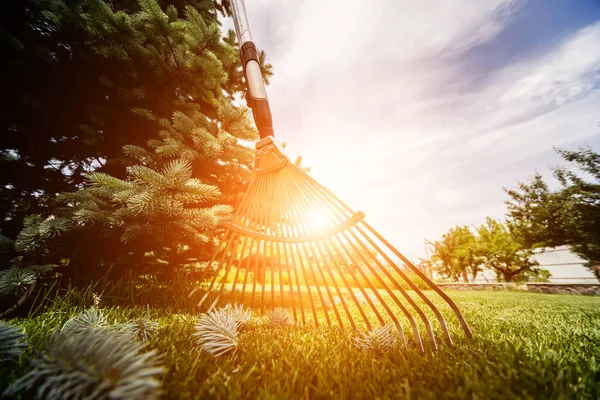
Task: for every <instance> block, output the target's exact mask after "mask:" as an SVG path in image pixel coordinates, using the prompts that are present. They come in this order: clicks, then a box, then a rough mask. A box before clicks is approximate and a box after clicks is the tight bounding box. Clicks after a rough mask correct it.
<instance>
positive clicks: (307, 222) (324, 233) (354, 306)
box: [190, 0, 472, 351]
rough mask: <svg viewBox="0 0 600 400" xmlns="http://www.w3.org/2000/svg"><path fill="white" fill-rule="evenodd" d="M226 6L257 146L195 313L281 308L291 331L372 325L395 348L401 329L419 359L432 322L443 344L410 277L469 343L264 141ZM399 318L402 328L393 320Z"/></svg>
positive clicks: (367, 230)
mask: <svg viewBox="0 0 600 400" xmlns="http://www.w3.org/2000/svg"><path fill="white" fill-rule="evenodd" d="M231 5H232V11H233V14H234V21H235V25H236V31H237V33H238V40H239V43H240V45H241V58H242V65H243V66H244V73H245V78H246V83H247V86H248V93H247V96H246V99H247V101H248V104H249V106H250V107H251V108H252V110H253V114H254V120H255V122H256V125H257V127H258V130H259V133H260V136H261V140H260V141H258V142H257V144H256V159H255V164H254V176H253V179H252V181H251V183H250V185H249V188H248V190H247V192H246V193H245V194H244V198H243V200H242V202H241V204H240V205H239V207H238V208H237V210H236V212H235V213H234V215H233V216H232V219H231V220H230V221H229V222H226V224H225V227H226V231H225V233H224V237H223V240H222V241H221V244H220V246H219V249H218V250H217V251H216V252H215V254H214V256H213V258H212V259H211V261H210V262H209V264H208V266H207V269H210V268H211V267H212V266H214V265H216V270H217V273H215V275H214V277H213V278H212V280H211V281H210V284H208V288H205V289H206V290H205V291H204V294H203V296H202V297H201V299H200V301H199V303H198V306H203V305H205V304H206V303H207V300H209V299H210V302H209V303H208V304H209V305H208V311H210V310H212V309H213V308H214V307H215V306H216V304H217V303H218V302H219V301H222V300H224V301H226V302H228V303H232V302H234V301H238V302H248V301H249V304H250V307H252V308H255V307H260V312H261V315H262V314H263V313H264V311H265V307H267V308H269V309H273V308H275V307H276V306H278V307H286V305H288V306H289V305H291V310H292V313H293V319H294V321H295V322H296V323H300V322H301V323H302V324H307V323H310V322H312V323H314V325H316V326H317V327H318V326H320V325H322V324H326V325H327V326H330V327H331V326H333V325H338V326H339V327H341V328H342V329H343V328H344V327H345V326H349V327H351V328H352V329H360V328H362V327H366V328H367V329H368V330H372V329H373V324H374V323H376V322H377V323H379V324H381V325H382V326H384V325H386V323H387V321H389V320H391V321H392V323H393V324H394V325H395V326H396V328H397V330H398V332H399V335H400V340H401V342H402V343H404V345H406V343H407V340H406V335H405V332H404V330H405V328H408V329H410V331H411V332H412V335H411V336H413V337H414V341H415V342H416V345H417V347H418V349H419V350H420V351H424V346H423V339H422V337H421V333H420V331H421V329H424V331H425V332H426V336H427V338H428V340H429V343H430V346H431V348H432V349H434V350H437V348H438V345H437V342H436V336H435V331H436V329H434V325H433V324H432V322H431V321H430V318H431V317H433V319H434V320H435V321H437V322H438V323H439V328H440V329H441V333H442V335H443V337H444V338H445V341H446V343H447V344H448V345H450V346H452V345H453V341H452V338H451V336H450V331H449V329H448V326H447V323H446V320H445V318H444V315H443V314H442V312H441V311H440V309H439V308H438V307H437V306H436V305H435V304H434V303H433V302H432V301H431V299H430V298H429V297H428V296H427V295H426V294H425V293H424V291H423V290H421V289H420V288H419V286H418V285H417V283H416V282H415V281H413V278H415V277H418V278H420V281H421V285H420V286H422V287H424V286H426V287H427V288H428V289H430V290H431V291H433V292H435V293H436V294H438V295H439V296H440V297H441V298H442V299H443V300H445V302H446V303H447V305H448V306H449V307H450V309H451V312H453V313H454V314H455V316H456V317H457V319H458V322H459V324H460V326H461V327H462V329H463V330H464V332H465V334H466V336H467V337H471V336H472V333H471V330H470V328H469V325H468V324H467V322H466V320H465V319H464V317H463V315H462V313H461V312H460V310H459V309H458V307H457V306H456V304H455V303H454V302H453V301H452V299H450V297H448V295H447V294H445V293H444V292H443V291H442V290H441V289H440V288H439V287H438V286H437V285H436V284H435V283H433V282H432V281H431V279H429V278H428V277H427V276H426V275H425V274H424V273H423V272H422V271H420V270H419V269H418V268H417V267H415V266H414V265H413V264H412V263H411V262H410V261H409V260H408V259H407V258H406V257H404V256H403V255H402V254H401V253H400V252H399V251H398V250H396V249H395V248H394V247H393V246H392V245H391V244H390V243H389V242H388V241H387V240H386V239H385V238H383V237H382V236H381V235H380V234H379V233H378V232H377V231H375V230H374V229H373V228H372V227H371V226H370V225H369V224H368V223H367V222H366V221H365V219H364V218H365V215H364V213H362V212H354V211H353V210H352V209H351V208H350V207H348V206H347V205H346V204H345V203H344V202H342V201H341V200H340V199H338V198H337V197H336V196H335V195H334V194H333V193H332V192H331V191H330V190H328V189H327V188H326V187H324V186H323V185H321V184H320V183H319V182H317V181H316V180H315V179H313V178H312V177H311V176H310V175H308V174H307V173H306V172H305V171H304V170H302V169H301V168H299V167H298V166H296V165H294V163H292V162H291V161H290V160H289V159H288V157H287V156H286V155H285V152H284V150H283V149H282V147H281V146H280V145H279V144H278V142H277V141H276V140H275V139H274V138H273V129H272V122H271V113H270V109H269V104H268V99H267V97H266V91H265V89H264V83H263V80H262V76H261V73H260V67H259V65H258V56H257V52H256V49H255V47H254V44H253V43H252V38H251V36H250V29H249V25H248V21H247V18H246V12H245V8H244V4H243V1H242V0H233V1H232V2H231ZM394 259H396V260H398V259H399V260H401V261H402V262H403V263H404V265H405V267H402V268H401V267H400V266H399V265H397V263H396V262H394ZM269 286H270V287H269ZM240 287H241V288H240ZM196 291H197V289H195V290H194V291H193V292H192V293H190V296H192V295H193V294H194V293H195V292H196ZM431 291H429V292H430V293H431ZM277 292H279V294H278V295H277V296H276V294H277ZM276 297H277V299H276ZM402 316H404V318H405V319H406V320H407V321H408V325H409V326H405V324H403V323H401V322H400V319H401V318H402ZM403 325H404V326H403Z"/></svg>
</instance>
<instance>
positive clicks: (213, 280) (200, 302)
mask: <svg viewBox="0 0 600 400" xmlns="http://www.w3.org/2000/svg"><path fill="white" fill-rule="evenodd" d="M228 234H229V237H230V239H229V240H224V241H223V243H227V245H226V246H225V250H224V251H223V255H222V256H221V258H220V259H219V262H218V263H217V264H218V265H219V267H220V266H221V262H222V261H223V258H225V255H226V254H227V250H228V249H229V247H230V246H231V243H233V238H234V237H235V235H234V234H232V232H231V231H230V230H228V231H227V233H226V234H225V235H226V237H227V235H228ZM216 255H217V253H215V256H216ZM213 257H214V256H213ZM213 259H214V258H213ZM212 261H213V260H211V261H210V262H209V263H208V265H207V266H206V269H208V268H209V267H210V266H211V264H212ZM219 267H217V271H216V273H215V276H214V277H213V279H212V281H211V282H210V286H209V287H208V289H207V290H206V293H204V296H202V298H201V299H200V301H199V302H198V307H202V304H203V303H204V302H205V301H206V299H207V298H208V296H209V295H210V293H211V291H212V288H213V286H214V285H215V282H216V281H217V279H218V277H219Z"/></svg>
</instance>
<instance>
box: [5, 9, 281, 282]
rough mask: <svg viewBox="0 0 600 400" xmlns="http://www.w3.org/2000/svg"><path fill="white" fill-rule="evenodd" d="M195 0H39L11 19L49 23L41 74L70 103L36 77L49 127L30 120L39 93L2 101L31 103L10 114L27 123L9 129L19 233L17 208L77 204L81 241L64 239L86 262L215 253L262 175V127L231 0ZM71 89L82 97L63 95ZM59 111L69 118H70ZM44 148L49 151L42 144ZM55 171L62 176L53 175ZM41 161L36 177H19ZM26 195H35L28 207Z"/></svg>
mask: <svg viewBox="0 0 600 400" xmlns="http://www.w3.org/2000/svg"><path fill="white" fill-rule="evenodd" d="M187 3H188V2H186V1H181V2H176V5H175V6H167V5H165V4H163V3H162V2H161V3H158V2H157V1H156V0H139V1H138V2H137V3H132V2H131V1H115V2H111V5H109V4H107V3H105V2H103V1H101V0H83V1H80V2H69V1H65V0H51V1H50V0H49V1H43V2H41V3H39V2H34V1H32V2H31V8H32V10H33V11H32V12H28V13H26V14H27V15H26V16H24V17H23V20H24V21H25V22H23V23H22V26H21V28H22V29H24V30H25V31H26V33H27V35H29V36H27V35H25V34H23V32H21V31H19V29H13V30H12V31H8V32H9V34H12V36H11V38H12V39H15V38H17V39H19V38H22V37H27V38H29V40H30V42H31V43H33V45H34V46H37V44H38V42H39V41H40V40H41V39H40V38H39V37H37V36H36V33H35V32H36V29H35V27H34V25H35V24H38V25H41V26H42V28H41V29H42V33H43V35H46V36H47V37H48V38H47V39H46V43H45V45H46V47H45V50H44V52H43V53H44V54H48V53H52V54H53V56H52V57H50V60H49V61H48V65H46V67H47V69H48V71H47V72H42V73H41V75H42V78H41V79H45V80H48V81H52V82H53V84H52V87H53V90H54V91H55V92H56V93H57V95H56V97H57V98H56V99H55V100H57V102H58V104H54V103H53V102H52V101H51V100H52V99H51V96H49V95H45V96H42V95H41V94H40V92H39V91H37V89H36V88H35V85H34V84H32V85H31V87H33V88H30V89H31V90H30V93H33V94H34V95H36V96H37V98H38V106H39V107H41V109H43V112H44V114H46V115H47V116H48V118H47V119H45V120H44V123H45V125H46V128H47V129H45V130H43V129H42V127H41V126H40V123H35V124H34V123H30V121H32V120H35V116H36V113H35V112H34V111H31V110H30V109H29V108H27V107H25V108H24V109H25V111H24V112H22V113H20V114H19V113H12V111H15V110H8V111H7V112H5V113H3V114H2V115H3V118H4V116H7V115H8V116H11V115H13V114H17V115H21V114H23V115H24V116H25V117H27V118H25V117H24V118H22V119H19V120H17V119H15V118H12V117H11V118H12V120H11V118H5V119H3V120H2V124H3V128H4V129H6V128H7V127H8V126H9V125H10V126H13V127H14V128H15V129H16V130H15V134H14V135H13V137H12V138H11V139H10V140H5V141H3V142H0V148H4V149H5V150H4V151H3V152H2V153H1V154H2V157H3V160H4V161H5V162H6V163H7V165H9V166H10V168H12V171H14V173H10V174H7V175H8V176H7V177H6V178H5V182H3V183H5V186H4V189H2V197H1V198H2V199H6V203H5V204H3V205H2V204H0V209H1V210H0V211H2V213H3V215H2V217H3V218H4V219H5V220H6V219H10V220H11V221H13V222H14V226H13V227H11V232H10V233H9V234H8V235H7V236H9V237H10V236H12V237H16V234H15V231H14V227H16V226H18V225H19V224H18V222H17V221H18V220H19V218H21V217H23V215H26V214H27V213H30V212H32V211H36V212H42V213H44V215H45V216H54V217H58V218H66V219H67V220H69V221H70V222H69V226H68V228H69V230H68V232H66V233H64V234H63V235H62V237H61V241H62V243H68V245H65V246H62V247H55V248H54V252H55V253H56V254H57V255H61V256H63V257H65V258H68V259H69V260H70V267H71V273H75V272H77V271H79V272H78V274H79V275H80V276H81V275H85V274H88V273H89V272H90V271H94V272H96V273H97V274H99V275H102V274H103V273H104V272H105V271H106V270H108V269H111V270H119V269H121V270H122V269H124V268H133V267H140V266H144V265H148V264H152V263H154V264H156V263H161V262H167V263H168V264H169V265H170V266H176V265H181V264H189V263H192V262H195V261H198V260H203V259H205V258H206V256H207V253H209V252H210V250H211V246H212V242H213V241H212V234H213V233H217V234H218V228H217V226H218V222H219V221H220V220H221V219H222V218H223V217H224V216H226V214H227V212H228V211H229V210H230V208H229V207H227V206H226V205H233V206H235V205H236V203H237V202H238V201H239V198H240V194H241V193H242V192H243V191H244V189H245V187H246V185H247V183H248V179H249V173H250V169H251V163H252V160H253V151H252V149H251V146H249V144H250V143H251V141H252V140H254V139H255V138H256V137H257V135H256V131H255V129H254V128H253V127H252V125H251V124H250V122H249V119H248V118H247V114H246V110H245V109H244V108H241V107H236V106H234V105H233V103H232V99H233V98H235V97H236V96H237V95H238V93H239V92H240V91H241V90H242V85H241V67H240V64H239V56H238V52H237V49H236V48H235V47H234V41H233V39H234V37H233V35H231V33H229V34H228V36H226V37H225V38H222V33H221V31H220V28H219V23H218V20H217V18H216V16H217V13H219V12H220V13H225V14H226V13H227V12H228V9H227V3H226V2H223V3H220V2H206V1H204V2H200V3H202V4H203V6H202V7H199V6H198V5H196V6H198V7H197V8H195V7H191V6H189V4H187ZM209 3H210V4H212V6H210V4H209ZM211 7H212V8H211ZM32 21H33V22H32ZM43 35H42V36H43ZM12 39H11V40H12ZM15 40H16V39H15ZM6 43H8V42H6ZM6 43H5V44H6ZM38 47H39V46H38ZM23 49H25V50H22V51H17V50H15V51H14V53H15V54H13V57H12V59H14V60H16V61H15V62H14V63H15V65H16V64H18V63H22V64H24V65H25V66H26V69H27V71H28V73H32V74H33V75H34V80H35V81H36V83H38V84H39V83H40V81H39V80H38V79H37V76H35V73H36V72H38V71H37V70H36V69H35V65H36V62H35V61H32V59H35V57H38V56H37V55H36V56H34V55H33V54H32V52H30V51H29V50H27V49H29V47H28V46H24V48H23ZM262 61H263V64H264V56H263V59H262ZM264 67H265V78H268V76H269V75H270V74H271V71H270V66H269V65H266V64H265V65H264ZM15 71H16V67H15ZM19 76H21V75H19ZM23 78H24V77H23ZM13 86H14V85H13ZM21 92H23V91H21ZM67 93H70V94H69V96H71V97H72V98H71V101H70V102H66V103H65V104H61V101H62V100H63V97H67ZM67 103H68V104H67ZM39 104H41V105H39ZM61 105H62V107H61ZM67 106H68V107H67ZM3 107H5V108H6V107H7V105H6V104H4V103H3ZM8 108H10V107H8ZM31 109H32V110H33V109H34V108H31ZM3 111H5V110H3ZM32 116H33V118H32ZM50 116H54V118H55V119H57V120H61V121H63V122H64V123H63V124H62V125H60V128H61V129H60V132H58V127H59V125H58V124H56V123H55V122H56V121H55V120H53V119H52V118H50ZM38 133H41V134H40V135H38V136H36V135H37V134H38ZM32 137H35V138H34V139H33V146H32V149H30V148H29V147H28V142H27V141H28V139H30V138H32ZM30 144H31V142H30ZM36 148H39V149H42V150H43V151H41V152H40V153H39V154H38V155H35V154H33V153H34V152H35V149H36ZM34 156H35V157H34ZM11 163H12V164H11ZM50 173H51V174H53V175H52V176H55V177H56V178H55V180H56V182H59V183H60V184H56V185H51V184H48V179H49V178H48V179H46V178H45V177H44V174H50ZM31 174H34V175H36V177H35V179H33V182H28V183H27V184H26V185H21V181H22V180H19V179H13V178H15V177H19V176H25V175H31ZM38 174H39V176H38ZM85 176H88V180H87V181H86V178H85ZM53 179H54V178H53ZM153 179H155V180H153ZM13 180H14V182H13ZM178 185H181V187H179V186H178ZM82 189H83V190H82ZM59 193H63V194H61V195H59ZM57 195H59V196H58V197H57ZM23 198H25V199H27V201H29V202H31V204H32V205H31V206H28V207H20V206H19V204H18V202H19V201H21V202H22V201H23V200H22V199H23ZM167 198H168V199H170V201H167V202H163V200H164V199H167ZM20 199H21V200H20ZM142 204H145V205H142Z"/></svg>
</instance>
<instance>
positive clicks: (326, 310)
mask: <svg viewBox="0 0 600 400" xmlns="http://www.w3.org/2000/svg"><path fill="white" fill-rule="evenodd" d="M284 182H286V184H285V185H283V186H282V189H283V190H284V191H285V193H286V204H288V205H289V206H290V210H292V211H294V214H295V217H296V218H298V215H299V214H298V211H297V209H296V207H295V205H296V203H295V201H293V197H292V196H290V188H289V187H288V184H287V183H288V182H289V181H288V180H284ZM299 221H300V224H298V223H296V224H294V225H293V229H294V233H295V234H296V235H297V236H300V235H302V234H304V232H305V231H304V227H303V226H301V224H302V221H301V220H299ZM301 247H302V249H303V250H304V252H303V253H302V252H300V253H299V254H300V257H302V255H304V256H305V257H306V261H307V265H308V266H309V268H310V271H311V275H312V278H313V280H314V282H315V285H316V289H317V293H318V294H319V299H320V300H321V306H322V308H323V311H324V313H325V319H326V320H327V325H328V326H330V327H331V320H330V318H329V308H331V307H330V306H328V305H327V303H326V302H325V299H324V297H323V294H322V292H321V287H320V286H321V285H319V280H318V279H317V276H316V274H315V271H314V268H313V263H312V262H311V260H310V259H309V258H308V257H309V255H310V254H312V249H310V247H307V243H305V242H303V243H301ZM312 257H313V258H315V256H314V254H312ZM317 269H318V271H319V274H320V275H321V279H322V280H323V281H324V282H326V280H325V276H324V275H323V272H322V271H321V270H320V268H318V267H317ZM307 283H308V282H307ZM325 291H326V292H327V295H328V296H329V300H330V302H331V303H330V304H331V305H335V301H334V300H333V296H332V295H331V291H330V290H329V286H327V285H326V286H325ZM333 311H334V313H335V315H336V317H337V320H338V323H339V324H340V326H341V327H342V329H343V324H342V321H341V318H340V316H339V314H338V312H337V308H336V307H335V306H334V307H333Z"/></svg>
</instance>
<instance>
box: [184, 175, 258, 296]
mask: <svg viewBox="0 0 600 400" xmlns="http://www.w3.org/2000/svg"><path fill="white" fill-rule="evenodd" d="M256 183H257V178H256V176H252V178H251V181H250V184H249V186H248V190H247V191H246V193H244V195H243V197H242V201H241V203H240V206H239V208H238V211H237V212H236V215H237V214H239V213H240V212H241V211H245V210H246V209H247V208H248V207H249V206H250V205H251V204H252V202H251V201H249V200H250V198H251V197H252V196H251V194H252V193H253V190H252V189H253V187H254V185H255V184H256ZM231 237H233V236H232V232H231V230H230V229H227V230H226V232H225V236H224V237H223V240H222V241H221V243H220V244H219V248H220V249H221V250H219V251H216V252H215V253H214V254H213V256H212V257H211V259H210V261H209V262H208V264H207V265H206V268H205V269H206V270H208V269H209V268H210V267H211V266H212V264H213V262H214V260H215V258H216V257H217V255H218V254H219V252H220V251H223V255H225V254H226V252H227V248H228V247H229V244H230V241H229V239H227V238H231ZM219 262H220V261H219ZM218 269H219V267H217V272H218ZM217 277H218V273H217V274H216V275H215V276H214V278H213V279H212V281H211V283H210V286H209V288H208V289H207V291H206V293H204V296H202V298H201V299H200V301H199V302H198V305H197V306H198V307H201V306H202V304H203V303H204V301H206V299H207V298H208V296H209V294H210V292H211V290H212V288H213V286H214V284H215V282H216V281H217ZM197 290H198V288H197V287H196V288H194V290H192V292H191V293H190V294H189V295H188V297H191V296H192V295H193V294H194V293H196V291H197Z"/></svg>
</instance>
